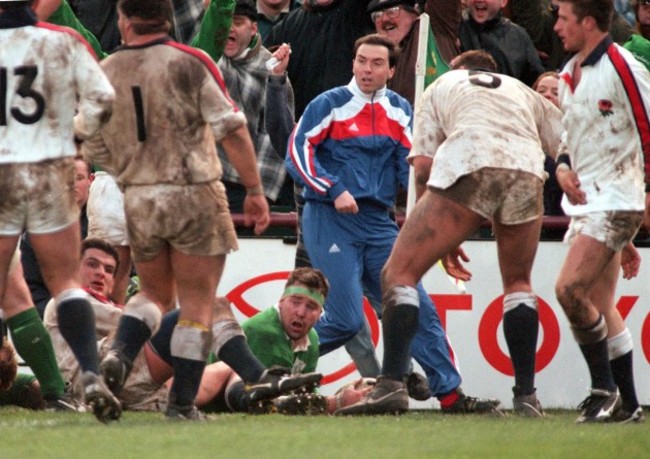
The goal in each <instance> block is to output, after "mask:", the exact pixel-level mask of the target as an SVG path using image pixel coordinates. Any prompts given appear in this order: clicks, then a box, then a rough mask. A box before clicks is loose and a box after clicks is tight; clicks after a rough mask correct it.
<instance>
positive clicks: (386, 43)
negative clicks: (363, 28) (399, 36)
mask: <svg viewBox="0 0 650 459" xmlns="http://www.w3.org/2000/svg"><path fill="white" fill-rule="evenodd" d="M361 45H377V46H383V47H384V48H386V49H388V67H390V68H391V69H392V68H393V67H395V66H396V65H397V58H398V57H399V48H398V47H397V45H396V44H395V43H393V42H392V40H391V39H390V38H387V37H384V36H382V35H379V34H377V33H371V34H370V35H364V36H363V37H361V38H359V39H357V41H355V42H354V57H355V58H356V57H357V51H359V48H360V47H361Z"/></svg>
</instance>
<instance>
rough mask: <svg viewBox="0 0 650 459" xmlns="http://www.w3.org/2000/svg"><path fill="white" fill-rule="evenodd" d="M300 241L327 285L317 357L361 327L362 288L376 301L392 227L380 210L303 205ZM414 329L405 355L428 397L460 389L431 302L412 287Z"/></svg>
mask: <svg viewBox="0 0 650 459" xmlns="http://www.w3.org/2000/svg"><path fill="white" fill-rule="evenodd" d="M302 228H303V238H304V241H305V246H306V248H307V252H308V254H309V258H310V260H311V262H312V265H313V266H314V268H317V269H320V270H321V271H322V272H323V274H325V276H326V277H327V279H328V281H329V283H330V292H329V294H328V296H327V300H326V301H325V307H324V309H325V312H324V313H323V315H322V316H321V319H320V320H319V321H318V323H317V324H316V327H315V328H316V331H317V333H318V336H319V339H320V353H321V355H323V354H326V353H328V352H330V351H333V350H334V349H336V348H338V347H340V346H342V345H343V344H345V343H346V342H347V341H348V340H350V339H351V338H352V337H353V336H354V335H356V334H357V333H358V332H359V330H360V329H361V327H362V325H363V320H364V319H363V307H362V304H363V286H365V287H366V289H367V293H368V294H370V295H373V296H374V297H375V298H377V299H379V300H381V284H380V278H381V270H382V268H383V267H384V264H385V263H386V260H388V257H389V255H390V253H391V250H392V248H393V245H394V243H395V239H396V238H397V234H398V227H397V225H396V224H395V222H394V221H393V220H392V219H391V218H390V216H389V214H388V212H387V211H386V210H385V209H382V208H380V207H377V206H374V205H372V204H364V203H360V204H359V213H357V214H341V213H338V212H337V211H336V209H335V208H334V206H333V205H331V204H328V203H319V202H313V201H308V202H307V204H306V205H305V209H304V213H303V218H302ZM418 291H419V293H420V316H419V319H420V321H419V326H418V331H417V334H416V335H415V338H414V339H413V341H412V342H411V355H412V356H413V358H414V359H415V360H416V362H418V363H419V364H420V366H421V367H422V369H423V370H424V372H425V373H426V376H427V380H428V382H429V387H430V389H431V392H432V394H433V395H434V396H437V395H442V394H446V393H448V392H450V391H452V390H453V389H455V388H456V387H458V386H460V383H461V377H460V374H459V373H458V370H457V368H456V366H455V364H454V362H453V361H452V358H451V351H450V348H449V345H448V342H447V336H446V333H445V331H444V330H443V328H442V324H441V323H440V318H439V317H438V312H437V311H436V308H435V306H434V305H433V302H432V301H431V299H430V298H429V296H428V295H427V293H426V292H425V291H424V288H423V287H422V283H420V284H418Z"/></svg>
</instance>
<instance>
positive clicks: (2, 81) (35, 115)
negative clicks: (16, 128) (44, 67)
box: [0, 65, 45, 126]
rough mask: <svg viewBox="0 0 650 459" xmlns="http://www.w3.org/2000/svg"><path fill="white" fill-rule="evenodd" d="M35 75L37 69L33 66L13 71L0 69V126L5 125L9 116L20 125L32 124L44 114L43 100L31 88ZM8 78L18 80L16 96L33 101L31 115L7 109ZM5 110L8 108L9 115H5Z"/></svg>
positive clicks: (13, 108)
mask: <svg viewBox="0 0 650 459" xmlns="http://www.w3.org/2000/svg"><path fill="white" fill-rule="evenodd" d="M36 75H38V68H37V67H36V66H35V65H21V66H19V67H16V68H15V69H13V71H11V70H9V69H7V68H6V67H0V126H6V125H7V117H8V116H9V115H11V116H12V117H13V118H14V119H15V120H16V121H18V122H19V123H21V124H34V123H36V122H38V120H40V119H41V117H42V116H43V112H45V98H44V97H43V95H42V94H41V93H39V92H38V91H35V90H34V88H32V84H34V80H35V79H36ZM10 78H12V79H13V78H17V79H18V80H19V82H18V87H17V89H16V94H17V95H18V96H20V97H22V98H23V99H31V100H33V101H34V102H33V105H34V110H33V111H32V112H31V113H25V112H23V111H22V110H21V109H20V108H18V107H7V97H8V95H7V87H8V83H9V81H10V80H9V79H10ZM12 86H13V85H12ZM7 108H9V113H7Z"/></svg>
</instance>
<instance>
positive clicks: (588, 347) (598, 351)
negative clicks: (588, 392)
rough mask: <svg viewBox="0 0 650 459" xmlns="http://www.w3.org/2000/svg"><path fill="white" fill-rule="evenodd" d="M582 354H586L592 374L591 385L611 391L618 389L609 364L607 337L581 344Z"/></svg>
mask: <svg viewBox="0 0 650 459" xmlns="http://www.w3.org/2000/svg"><path fill="white" fill-rule="evenodd" d="M580 350H581V351H582V355H584V356H585V360H586V361H587V366H588V367H589V374H590V375H591V386H592V388H594V389H604V390H608V391H610V392H614V391H616V384H615V383H614V378H613V377H612V370H611V369H610V366H609V355H608V353H607V338H603V339H601V340H600V341H597V342H595V343H590V344H580Z"/></svg>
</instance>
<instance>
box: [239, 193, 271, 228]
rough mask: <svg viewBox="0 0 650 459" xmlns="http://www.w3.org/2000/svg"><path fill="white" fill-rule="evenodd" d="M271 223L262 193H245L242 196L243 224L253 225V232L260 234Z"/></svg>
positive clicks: (267, 205) (266, 203) (267, 206)
mask: <svg viewBox="0 0 650 459" xmlns="http://www.w3.org/2000/svg"><path fill="white" fill-rule="evenodd" d="M269 223H271V214H270V213H269V204H268V202H266V198H265V197H264V195H263V194H252V195H251V194H247V195H246V198H244V225H246V226H252V225H255V229H254V231H255V234H257V235H258V236H259V235H260V234H262V233H263V232H264V231H265V230H266V228H268V227H269Z"/></svg>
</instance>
